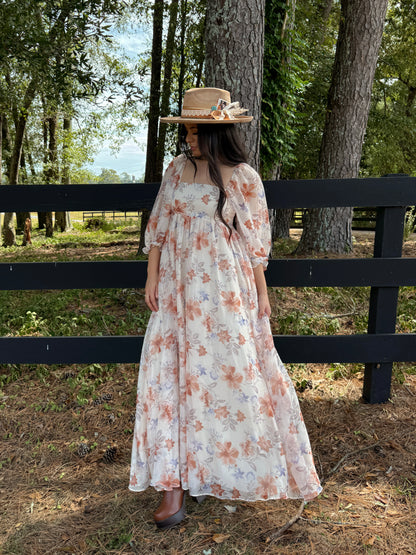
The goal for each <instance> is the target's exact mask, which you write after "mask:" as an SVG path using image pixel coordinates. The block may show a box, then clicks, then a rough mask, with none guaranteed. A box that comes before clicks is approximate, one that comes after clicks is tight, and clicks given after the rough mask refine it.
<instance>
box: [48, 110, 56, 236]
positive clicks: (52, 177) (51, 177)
mask: <svg viewBox="0 0 416 555" xmlns="http://www.w3.org/2000/svg"><path fill="white" fill-rule="evenodd" d="M46 121H47V128H48V137H49V143H48V154H47V158H48V169H47V170H46V182H47V183H52V184H57V183H58V175H59V172H58V167H57V161H58V144H57V140H56V132H57V127H58V116H57V115H56V114H54V115H53V116H51V117H48V118H47V120H46ZM45 219H46V221H45V236H46V237H53V218H52V212H45Z"/></svg>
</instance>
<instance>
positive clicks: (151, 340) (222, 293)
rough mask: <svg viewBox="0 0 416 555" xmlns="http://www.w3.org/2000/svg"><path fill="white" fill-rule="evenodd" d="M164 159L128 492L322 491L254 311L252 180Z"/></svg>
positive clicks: (241, 169) (262, 219)
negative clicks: (203, 175)
mask: <svg viewBox="0 0 416 555" xmlns="http://www.w3.org/2000/svg"><path fill="white" fill-rule="evenodd" d="M185 163H186V158H185V156H183V155H181V156H179V157H177V158H175V159H174V160H173V161H172V162H171V164H170V165H169V167H168V169H167V171H166V173H165V176H164V179H163V182H162V184H161V187H160V190H159V193H158V196H157V199H156V201H155V204H154V207H153V210H152V214H151V217H150V219H149V223H148V226H147V231H146V238H145V244H146V246H145V249H144V251H145V252H148V251H149V250H150V248H151V247H152V246H154V245H156V246H158V247H160V249H161V259H160V271H159V310H158V311H157V312H153V313H152V315H151V317H150V321H149V324H148V327H147V331H146V335H145V339H144V345H143V350H142V356H141V361H140V371H139V378H138V387H137V408H136V422H135V430H134V442H133V450H132V460H131V475H130V486H129V488H130V489H131V490H133V491H142V490H145V489H146V488H147V487H148V486H153V487H154V488H156V489H157V490H170V489H172V488H174V487H178V486H180V485H181V486H182V488H183V489H185V490H189V492H190V494H191V495H193V496H198V495H212V496H215V497H218V498H221V499H243V500H246V501H255V500H260V499H280V498H304V499H312V498H314V497H315V496H316V495H318V493H319V492H320V491H321V489H322V488H321V486H320V483H319V479H318V476H317V474H316V471H315V467H314V463H313V457H312V453H311V447H310V443H309V438H308V434H307V431H306V428H305V425H304V422H303V419H302V414H301V411H300V408H299V403H298V399H297V396H296V392H295V390H294V387H293V385H292V382H291V380H290V378H289V376H288V374H287V372H286V369H285V367H284V365H283V364H282V362H281V360H280V358H279V356H278V354H277V352H276V349H275V347H274V343H273V337H272V333H271V329H270V323H269V320H268V318H267V317H266V316H264V317H263V318H258V305H257V291H256V285H255V280H254V274H253V267H256V266H258V265H259V264H262V265H263V266H264V267H267V257H268V253H269V250H270V226H269V221H268V211H267V204H266V199H265V194H264V189H263V184H262V182H261V180H260V177H259V176H258V174H257V173H256V172H255V171H254V170H253V169H252V168H251V167H250V166H248V165H247V164H240V165H238V166H236V167H235V169H234V172H233V175H232V177H231V179H230V181H229V183H227V184H226V193H227V200H226V204H225V206H224V209H223V215H224V219H225V220H226V222H227V223H228V224H229V225H230V227H232V225H233V221H234V216H236V229H234V228H233V231H232V234H231V237H230V232H229V229H228V228H227V227H226V226H225V225H224V223H223V222H221V220H220V219H219V217H218V216H217V215H216V208H217V202H218V194H219V191H218V189H217V187H215V186H213V185H210V184H203V183H202V184H200V183H184V182H182V181H181V175H182V172H183V169H184V166H185Z"/></svg>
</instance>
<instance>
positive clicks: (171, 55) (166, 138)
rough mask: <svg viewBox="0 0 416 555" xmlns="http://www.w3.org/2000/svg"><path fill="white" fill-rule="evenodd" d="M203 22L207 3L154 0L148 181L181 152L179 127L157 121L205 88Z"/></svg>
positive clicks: (145, 59) (146, 64)
mask: <svg viewBox="0 0 416 555" xmlns="http://www.w3.org/2000/svg"><path fill="white" fill-rule="evenodd" d="M164 8H165V9H164ZM204 19H205V0H196V1H193V2H191V1H189V0H180V1H178V2H176V1H175V2H170V4H167V3H165V2H158V1H157V0H156V1H155V3H154V5H153V11H152V24H153V34H152V50H151V54H150V55H149V53H145V54H144V55H143V56H142V57H141V58H140V61H139V63H140V65H139V68H140V69H139V71H141V72H143V74H144V75H145V76H146V72H148V70H149V69H150V76H149V77H150V93H149V98H148V100H147V105H148V110H146V111H145V112H144V114H143V116H144V118H145V119H147V121H148V133H147V152H146V171H145V182H146V183H149V182H157V181H161V179H162V175H163V166H164V160H165V156H166V153H169V155H175V154H177V128H176V127H173V126H166V125H159V117H160V115H170V114H177V113H178V108H177V107H178V106H181V103H182V96H183V94H182V93H183V89H184V88H192V87H194V86H200V85H201V82H202V68H203V59H204V58H203V55H201V52H202V54H203V31H204ZM165 28H166V29H167V32H166V33H164V29H165ZM201 60H202V61H201ZM145 102H146V99H145ZM179 111H180V108H179ZM149 215H150V212H149V211H148V210H142V211H141V233H140V244H139V251H140V252H141V249H142V248H143V246H144V234H145V229H146V225H147V222H148V219H149Z"/></svg>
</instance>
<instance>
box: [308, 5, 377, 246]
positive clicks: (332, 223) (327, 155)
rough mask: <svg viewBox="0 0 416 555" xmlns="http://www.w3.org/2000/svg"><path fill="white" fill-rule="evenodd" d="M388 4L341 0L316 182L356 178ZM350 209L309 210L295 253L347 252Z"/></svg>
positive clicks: (350, 235) (350, 242)
mask: <svg viewBox="0 0 416 555" xmlns="http://www.w3.org/2000/svg"><path fill="white" fill-rule="evenodd" d="M387 3H388V0H342V2H341V20H340V27H339V34H338V40H337V48H336V53H335V62H334V69H333V74H332V81H331V87H330V90H329V94H328V105H327V111H326V119H325V127H324V133H323V137H322V143H321V149H320V153H319V162H318V174H317V177H318V178H350V177H357V176H358V172H359V167H360V159H361V151H362V145H363V141H364V134H365V130H366V127H367V119H368V113H369V109H370V100H371V89H372V85H373V79H374V73H375V69H376V64H377V58H378V51H379V47H380V43H381V38H382V34H383V27H384V18H385V14H386V9H387ZM351 222H352V208H319V209H312V210H309V211H308V212H307V213H306V215H305V218H304V228H303V233H302V237H301V241H300V243H299V247H298V252H301V253H310V252H334V253H343V252H346V251H349V250H351V248H352V234H351Z"/></svg>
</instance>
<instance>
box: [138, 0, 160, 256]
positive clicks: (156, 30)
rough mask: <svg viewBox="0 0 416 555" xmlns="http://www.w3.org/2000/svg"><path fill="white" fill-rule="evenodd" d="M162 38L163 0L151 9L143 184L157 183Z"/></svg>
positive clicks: (147, 213) (144, 220)
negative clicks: (147, 114) (150, 57)
mask: <svg viewBox="0 0 416 555" xmlns="http://www.w3.org/2000/svg"><path fill="white" fill-rule="evenodd" d="M162 38H163V0H155V2H154V8H153V40H152V76H151V79H150V101H149V124H148V128H147V150H146V170H145V175H144V181H145V183H152V182H155V181H157V178H156V177H157V174H156V163H157V158H156V156H157V150H156V147H157V137H158V129H159V115H160V105H159V99H160V79H161V71H162ZM149 216H150V211H149V210H142V219H141V225H140V243H139V252H142V248H143V247H144V235H145V231H146V226H147V222H148V221H149Z"/></svg>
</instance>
